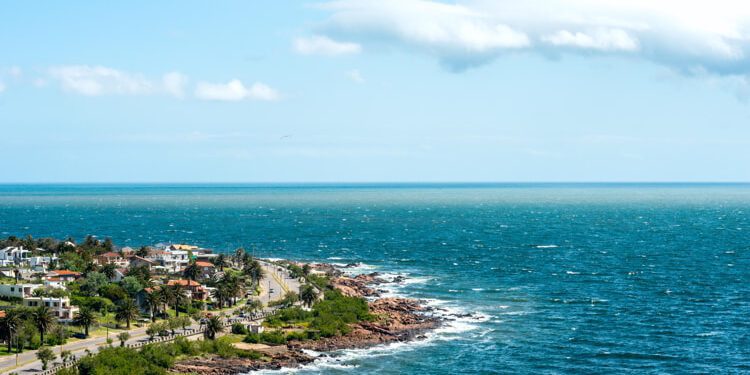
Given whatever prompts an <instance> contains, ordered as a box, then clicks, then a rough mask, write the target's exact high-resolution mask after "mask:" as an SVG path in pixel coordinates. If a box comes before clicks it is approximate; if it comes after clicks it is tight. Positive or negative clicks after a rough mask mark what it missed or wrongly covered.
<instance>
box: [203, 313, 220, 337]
mask: <svg viewBox="0 0 750 375" xmlns="http://www.w3.org/2000/svg"><path fill="white" fill-rule="evenodd" d="M223 331H224V325H223V323H222V322H221V318H219V317H218V316H216V315H214V316H212V317H210V318H208V321H206V327H205V329H204V330H203V336H204V337H205V338H206V339H208V340H214V339H216V334H218V333H221V332H223Z"/></svg>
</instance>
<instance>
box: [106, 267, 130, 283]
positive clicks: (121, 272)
mask: <svg viewBox="0 0 750 375" xmlns="http://www.w3.org/2000/svg"><path fill="white" fill-rule="evenodd" d="M127 275H128V270H127V269H126V268H115V272H114V274H113V275H112V277H110V278H109V281H110V282H113V283H119V282H120V281H122V279H124V278H125V276H127Z"/></svg>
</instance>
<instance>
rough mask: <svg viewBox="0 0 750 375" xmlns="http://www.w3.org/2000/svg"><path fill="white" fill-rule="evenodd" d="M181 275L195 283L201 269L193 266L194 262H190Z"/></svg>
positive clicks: (195, 265)
mask: <svg viewBox="0 0 750 375" xmlns="http://www.w3.org/2000/svg"><path fill="white" fill-rule="evenodd" d="M182 274H183V275H184V276H185V278H186V279H188V280H193V281H195V280H198V277H199V276H200V275H201V269H200V267H198V265H197V264H195V261H191V262H190V264H188V266H187V267H185V270H184V271H182Z"/></svg>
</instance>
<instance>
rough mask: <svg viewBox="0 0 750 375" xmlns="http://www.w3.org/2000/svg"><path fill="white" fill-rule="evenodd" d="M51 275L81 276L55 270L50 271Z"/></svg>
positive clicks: (68, 271)
mask: <svg viewBox="0 0 750 375" xmlns="http://www.w3.org/2000/svg"><path fill="white" fill-rule="evenodd" d="M49 273H50V274H55V275H59V276H81V273H80V272H75V271H70V270H55V271H50V272H49Z"/></svg>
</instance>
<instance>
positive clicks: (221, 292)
mask: <svg viewBox="0 0 750 375" xmlns="http://www.w3.org/2000/svg"><path fill="white" fill-rule="evenodd" d="M228 295H229V290H228V289H227V287H226V285H224V284H219V286H217V287H216V289H214V290H212V291H211V297H213V299H215V300H216V302H218V303H219V309H222V308H224V301H226V300H227V298H228Z"/></svg>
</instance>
